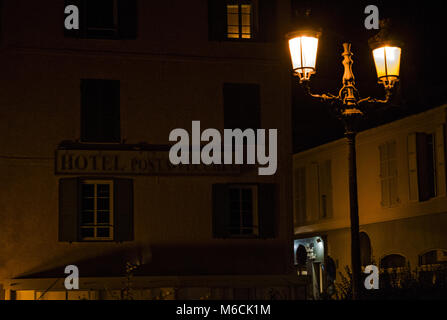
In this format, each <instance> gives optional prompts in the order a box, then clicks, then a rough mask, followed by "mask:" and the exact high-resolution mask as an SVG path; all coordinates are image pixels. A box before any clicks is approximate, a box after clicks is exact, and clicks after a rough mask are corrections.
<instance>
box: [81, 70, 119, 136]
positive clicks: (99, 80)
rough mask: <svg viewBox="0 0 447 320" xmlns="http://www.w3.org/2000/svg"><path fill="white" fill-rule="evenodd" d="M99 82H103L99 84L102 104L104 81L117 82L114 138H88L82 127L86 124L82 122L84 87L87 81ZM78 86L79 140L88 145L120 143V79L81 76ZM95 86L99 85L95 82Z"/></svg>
mask: <svg viewBox="0 0 447 320" xmlns="http://www.w3.org/2000/svg"><path fill="white" fill-rule="evenodd" d="M99 82H103V83H102V84H101V104H102V106H103V104H104V102H103V99H102V95H103V93H104V85H105V83H106V82H109V83H112V82H115V83H117V84H118V101H117V104H118V110H117V111H116V112H117V116H118V119H117V122H118V125H117V130H118V132H117V133H118V138H116V139H114V138H111V139H107V140H106V139H94V138H91V137H90V138H89V137H88V133H87V131H86V130H87V129H86V128H84V126H86V124H85V123H84V121H86V119H87V118H86V117H87V116H86V115H85V112H86V111H85V108H86V106H85V104H88V102H86V99H87V98H86V97H84V94H86V92H85V90H86V89H85V88H86V85H87V84H88V83H99ZM80 87H81V96H80V103H81V105H80V139H79V141H80V142H81V143H82V144H90V145H117V144H121V143H122V141H123V127H122V115H121V80H114V79H91V78H81V79H80ZM96 88H97V89H98V88H99V86H98V84H96ZM99 107H100V106H98V108H99ZM101 128H102V129H103V130H104V125H102V126H101ZM95 138H97V137H95Z"/></svg>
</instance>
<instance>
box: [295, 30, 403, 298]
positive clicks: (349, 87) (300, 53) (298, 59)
mask: <svg viewBox="0 0 447 320" xmlns="http://www.w3.org/2000/svg"><path fill="white" fill-rule="evenodd" d="M319 36H320V33H318V32H312V31H309V30H304V31H296V32H293V33H290V34H288V41H289V49H290V56H291V60H292V66H293V71H294V74H295V76H297V77H299V79H300V84H301V85H303V86H304V88H305V89H306V91H307V93H308V94H309V95H310V96H312V97H314V98H318V99H320V100H322V101H324V102H329V103H330V104H331V105H332V106H333V107H334V109H335V110H334V111H335V112H336V113H337V116H338V117H339V118H340V119H341V120H342V121H343V122H344V125H345V136H346V138H347V140H348V146H349V156H348V160H349V201H350V220H351V264H352V298H353V299H354V300H357V299H359V293H360V286H361V283H360V282H361V265H360V241H359V214H358V198H357V163H356V150H355V139H356V134H357V131H356V124H357V123H358V121H359V120H361V119H362V118H363V117H364V113H363V111H362V105H364V104H370V103H382V104H385V103H388V102H389V101H390V98H391V96H392V89H393V87H394V86H395V84H396V83H397V82H398V81H399V70H400V56H401V49H400V47H399V46H397V45H395V44H393V43H390V42H380V41H379V42H376V43H375V44H373V46H372V49H373V51H372V53H373V58H374V63H375V66H376V71H377V77H378V82H379V83H381V84H382V85H383V86H384V88H385V93H386V94H385V99H384V100H378V99H374V98H371V97H368V98H363V99H362V98H360V95H359V92H358V90H357V88H356V87H355V78H354V74H353V72H352V64H353V60H352V55H353V54H352V52H351V44H350V43H344V44H343V49H344V51H343V53H342V57H343V61H342V64H343V66H344V74H343V82H342V88H341V89H340V91H339V93H338V95H333V94H330V93H327V94H313V93H311V91H310V85H309V82H310V77H311V76H312V75H313V74H315V73H316V60H317V51H318V40H319Z"/></svg>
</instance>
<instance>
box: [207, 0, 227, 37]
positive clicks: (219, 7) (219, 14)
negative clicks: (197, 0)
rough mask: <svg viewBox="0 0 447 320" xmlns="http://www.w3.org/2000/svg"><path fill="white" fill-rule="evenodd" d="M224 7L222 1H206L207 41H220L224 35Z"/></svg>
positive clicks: (225, 9)
mask: <svg viewBox="0 0 447 320" xmlns="http://www.w3.org/2000/svg"><path fill="white" fill-rule="evenodd" d="M226 11H227V8H226V5H225V1H224V0H208V39H209V40H210V41H221V40H223V39H224V38H225V34H226Z"/></svg>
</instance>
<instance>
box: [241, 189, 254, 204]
mask: <svg viewBox="0 0 447 320" xmlns="http://www.w3.org/2000/svg"><path fill="white" fill-rule="evenodd" d="M252 193H253V192H252V190H251V189H242V201H250V202H251V201H252Z"/></svg>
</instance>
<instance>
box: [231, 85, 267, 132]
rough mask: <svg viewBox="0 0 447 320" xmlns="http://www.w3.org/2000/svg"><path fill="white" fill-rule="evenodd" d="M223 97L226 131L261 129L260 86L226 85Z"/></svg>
mask: <svg viewBox="0 0 447 320" xmlns="http://www.w3.org/2000/svg"><path fill="white" fill-rule="evenodd" d="M223 97H224V126H225V129H241V130H245V129H254V130H256V129H259V128H261V106H260V104H261V101H260V100H261V98H260V88H259V85H258V84H240V83H225V84H224V86H223Z"/></svg>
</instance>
